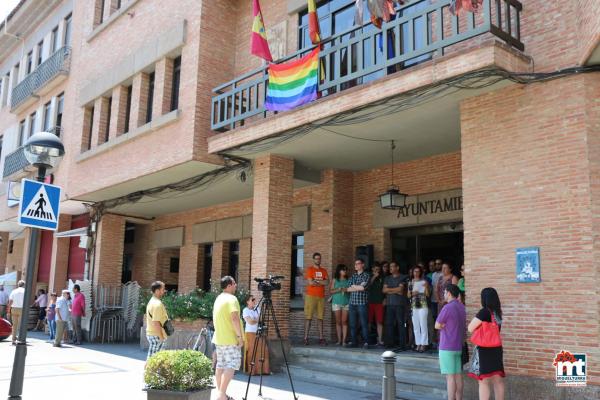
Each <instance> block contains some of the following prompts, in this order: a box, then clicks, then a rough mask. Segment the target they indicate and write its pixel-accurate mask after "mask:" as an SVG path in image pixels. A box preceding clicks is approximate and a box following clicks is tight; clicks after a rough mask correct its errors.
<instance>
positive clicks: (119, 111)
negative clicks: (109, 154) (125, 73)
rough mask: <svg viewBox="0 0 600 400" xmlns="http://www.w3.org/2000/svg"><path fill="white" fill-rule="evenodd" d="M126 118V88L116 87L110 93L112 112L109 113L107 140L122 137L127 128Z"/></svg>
mask: <svg viewBox="0 0 600 400" xmlns="http://www.w3.org/2000/svg"><path fill="white" fill-rule="evenodd" d="M126 116H127V87H125V86H122V85H121V86H117V87H116V88H114V89H113V92H112V110H111V112H110V132H109V133H108V136H109V140H112V139H114V138H116V137H117V136H120V135H122V134H123V133H124V132H125V131H126V130H127V127H126V126H125V118H126Z"/></svg>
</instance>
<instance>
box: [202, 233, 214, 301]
mask: <svg viewBox="0 0 600 400" xmlns="http://www.w3.org/2000/svg"><path fill="white" fill-rule="evenodd" d="M212 252H213V245H212V244H205V245H204V282H203V285H202V289H203V290H204V291H205V292H208V291H210V276H211V275H212Z"/></svg>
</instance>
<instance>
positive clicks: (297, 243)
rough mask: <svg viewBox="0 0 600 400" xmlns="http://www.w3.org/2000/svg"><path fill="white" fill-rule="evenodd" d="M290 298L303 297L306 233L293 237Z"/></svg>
mask: <svg viewBox="0 0 600 400" xmlns="http://www.w3.org/2000/svg"><path fill="white" fill-rule="evenodd" d="M290 290H291V293H290V297H291V298H294V297H302V293H303V290H304V233H299V234H297V235H293V236H292V263H291V269H290Z"/></svg>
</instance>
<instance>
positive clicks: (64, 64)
mask: <svg viewBox="0 0 600 400" xmlns="http://www.w3.org/2000/svg"><path fill="white" fill-rule="evenodd" d="M70 55H71V47H69V46H63V47H61V48H60V49H58V50H56V51H55V52H54V54H52V55H51V56H50V57H48V59H47V60H45V61H44V62H43V63H41V64H40V65H38V66H37V68H36V69H35V70H33V71H32V72H31V73H30V74H29V75H27V76H26V77H25V79H23V80H22V81H21V82H19V83H18V84H17V85H16V86H15V87H14V88H13V90H12V94H11V101H10V107H11V109H13V110H14V109H15V108H17V107H18V106H19V105H21V104H22V103H23V102H24V101H25V100H27V99H28V98H29V97H31V96H33V95H34V94H35V93H36V91H37V90H39V89H40V88H42V87H44V86H45V85H46V83H47V82H49V81H50V80H51V79H52V78H54V77H55V76H57V75H58V74H60V73H67V72H69V68H70V60H71V58H70Z"/></svg>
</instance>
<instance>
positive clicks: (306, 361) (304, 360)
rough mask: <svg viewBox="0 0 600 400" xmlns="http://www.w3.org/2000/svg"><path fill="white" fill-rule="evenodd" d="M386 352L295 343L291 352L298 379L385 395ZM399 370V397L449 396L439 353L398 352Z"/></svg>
mask: <svg viewBox="0 0 600 400" xmlns="http://www.w3.org/2000/svg"><path fill="white" fill-rule="evenodd" d="M383 352H384V350H383V349H374V350H363V349H347V348H340V347H331V346H328V347H312V346H294V347H292V349H291V352H290V372H291V374H292V377H293V378H294V379H297V380H301V381H305V382H312V383H318V384H321V385H325V386H333V387H339V388H343V389H351V390H356V391H360V392H365V393H374V394H379V396H381V391H382V389H381V385H382V376H383V364H382V363H381V354H382V353H383ZM395 370H396V398H397V399H405V400H443V399H446V398H447V394H446V380H445V378H444V377H443V376H442V375H440V370H439V364H438V358H437V355H436V354H419V353H415V352H411V351H408V352H403V353H398V355H397V361H396V369H395Z"/></svg>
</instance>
